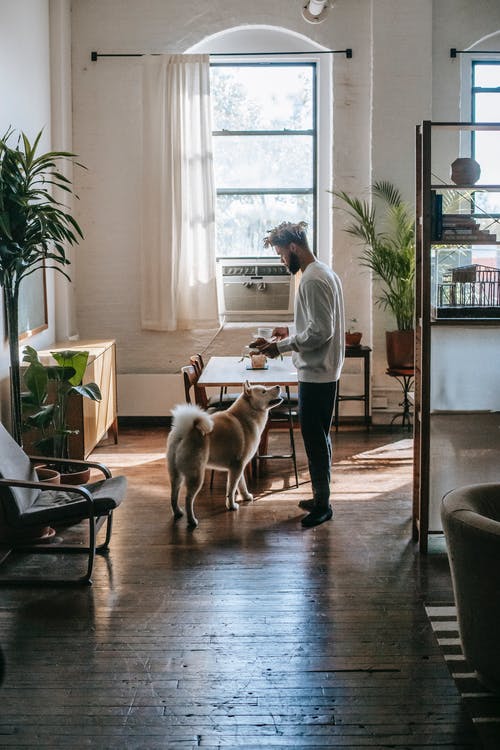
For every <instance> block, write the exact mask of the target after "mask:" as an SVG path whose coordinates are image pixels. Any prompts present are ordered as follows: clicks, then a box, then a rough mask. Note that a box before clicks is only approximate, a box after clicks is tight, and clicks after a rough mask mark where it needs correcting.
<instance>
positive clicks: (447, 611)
mask: <svg viewBox="0 0 500 750" xmlns="http://www.w3.org/2000/svg"><path fill="white" fill-rule="evenodd" d="M425 611H426V613H427V617H428V618H429V621H430V623H431V627H432V630H433V631H434V634H435V636H436V639H437V642H438V645H439V647H440V649H441V652H442V654H443V656H444V658H445V661H446V664H447V665H448V669H449V670H450V674H451V676H452V677H453V679H454V681H455V684H456V686H457V689H458V691H459V693H460V695H461V697H462V700H463V702H464V704H465V707H466V709H467V710H468V712H469V714H470V716H471V718H472V722H473V724H474V726H475V728H476V731H477V734H478V736H479V738H480V740H481V744H482V747H483V748H486V750H498V749H499V748H500V696H498V695H494V694H493V693H491V692H489V691H488V690H487V689H486V688H485V687H484V686H483V685H482V684H481V683H480V682H479V680H478V679H477V678H476V675H475V672H474V671H473V670H472V669H471V668H470V667H469V665H468V664H467V661H466V659H465V657H464V654H463V652H462V645H461V643H460V637H459V632H458V623H457V611H456V608H455V607H454V606H450V605H442V604H438V605H428V606H426V607H425Z"/></svg>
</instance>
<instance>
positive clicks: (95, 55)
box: [90, 47, 352, 62]
mask: <svg viewBox="0 0 500 750" xmlns="http://www.w3.org/2000/svg"><path fill="white" fill-rule="evenodd" d="M148 54H151V55H161V54H162V53H161V52H95V51H94V52H91V53H90V59H91V60H92V62H97V60H98V58H99V57H145V56H146V55H148ZM176 54H182V53H176ZM337 54H344V55H345V56H346V57H347V58H348V59H349V60H350V59H351V58H352V49H351V48H350V47H348V48H347V49H318V50H310V51H309V52H213V53H212V54H211V55H210V57H252V56H254V57H262V55H265V56H268V55H337Z"/></svg>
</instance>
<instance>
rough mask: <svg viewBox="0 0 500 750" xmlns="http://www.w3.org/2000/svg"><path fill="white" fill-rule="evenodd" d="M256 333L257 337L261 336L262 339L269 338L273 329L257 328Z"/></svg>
mask: <svg viewBox="0 0 500 750" xmlns="http://www.w3.org/2000/svg"><path fill="white" fill-rule="evenodd" d="M257 335H258V337H259V338H262V339H270V338H271V336H272V335H273V329H272V328H258V329H257Z"/></svg>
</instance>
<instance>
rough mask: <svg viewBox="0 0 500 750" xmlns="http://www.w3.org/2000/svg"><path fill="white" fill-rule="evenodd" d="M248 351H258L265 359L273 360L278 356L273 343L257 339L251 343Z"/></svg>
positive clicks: (276, 347) (275, 345) (276, 348)
mask: <svg viewBox="0 0 500 750" xmlns="http://www.w3.org/2000/svg"><path fill="white" fill-rule="evenodd" d="M250 349H258V351H259V352H260V353H261V354H265V355H266V357H270V358H271V359H274V358H275V357H278V356H279V350H278V346H277V344H276V343H275V342H274V341H268V340H267V339H263V338H258V339H255V341H252V343H251V344H250Z"/></svg>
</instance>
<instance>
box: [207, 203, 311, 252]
mask: <svg viewBox="0 0 500 750" xmlns="http://www.w3.org/2000/svg"><path fill="white" fill-rule="evenodd" d="M282 221H293V222H297V221H307V223H308V234H309V241H310V243H311V245H312V227H313V223H312V221H313V197H312V195H220V196H219V197H218V198H217V222H216V223H217V255H218V256H219V257H225V258H231V257H232V258H234V257H237V256H253V257H257V258H258V257H264V256H271V257H275V256H276V253H275V252H274V250H273V248H272V247H271V248H264V247H263V245H262V241H263V239H264V237H265V235H266V233H267V231H268V230H269V229H271V228H272V227H274V226H276V225H277V224H279V223H280V222H282Z"/></svg>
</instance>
